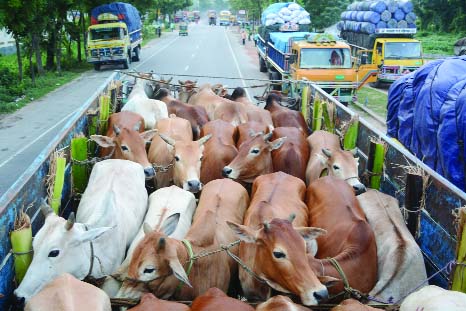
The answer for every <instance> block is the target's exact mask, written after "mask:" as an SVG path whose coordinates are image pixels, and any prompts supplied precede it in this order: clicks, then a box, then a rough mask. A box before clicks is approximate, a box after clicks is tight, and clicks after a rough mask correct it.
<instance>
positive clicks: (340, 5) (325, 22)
mask: <svg viewBox="0 0 466 311" xmlns="http://www.w3.org/2000/svg"><path fill="white" fill-rule="evenodd" d="M303 2H304V7H305V9H306V10H307V11H308V12H309V14H311V22H312V26H313V27H314V28H316V29H323V28H326V27H329V26H331V25H333V24H335V23H336V22H338V21H339V20H340V14H341V12H343V11H345V10H346V7H347V5H348V4H349V3H351V2H352V1H351V0H334V1H332V2H331V3H332V4H331V5H329V2H328V1H326V0H304V1H303Z"/></svg>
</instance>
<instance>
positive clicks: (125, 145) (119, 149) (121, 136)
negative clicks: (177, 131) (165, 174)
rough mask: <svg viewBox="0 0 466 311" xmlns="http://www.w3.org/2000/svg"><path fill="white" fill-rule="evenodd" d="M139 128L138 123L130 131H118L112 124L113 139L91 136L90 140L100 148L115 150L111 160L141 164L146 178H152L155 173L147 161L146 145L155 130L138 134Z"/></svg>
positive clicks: (125, 129)
mask: <svg viewBox="0 0 466 311" xmlns="http://www.w3.org/2000/svg"><path fill="white" fill-rule="evenodd" d="M139 127H140V124H139V122H138V123H137V124H136V125H134V127H133V128H132V129H128V128H125V127H124V128H121V129H120V128H119V127H118V126H117V125H115V124H114V125H113V132H114V134H115V135H114V136H113V137H108V136H102V135H91V139H92V140H93V141H95V142H96V143H97V144H99V146H101V147H104V148H108V147H112V148H115V154H114V156H113V158H115V159H123V160H130V161H133V162H136V163H139V164H141V165H142V167H143V168H144V174H145V175H146V178H153V177H154V176H155V171H154V168H153V167H152V165H151V164H150V163H149V160H148V159H147V153H146V144H147V143H149V142H150V141H151V140H152V138H153V137H154V135H155V134H156V133H157V130H149V131H146V132H143V133H139Z"/></svg>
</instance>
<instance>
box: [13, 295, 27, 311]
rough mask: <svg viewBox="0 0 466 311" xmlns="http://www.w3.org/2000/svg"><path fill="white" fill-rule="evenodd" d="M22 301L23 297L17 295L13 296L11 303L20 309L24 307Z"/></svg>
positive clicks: (23, 300)
mask: <svg viewBox="0 0 466 311" xmlns="http://www.w3.org/2000/svg"><path fill="white" fill-rule="evenodd" d="M15 294H16V293H15ZM24 302H25V299H24V297H17V296H15V297H14V302H13V304H14V305H15V306H16V307H17V309H16V310H22V309H23V307H24Z"/></svg>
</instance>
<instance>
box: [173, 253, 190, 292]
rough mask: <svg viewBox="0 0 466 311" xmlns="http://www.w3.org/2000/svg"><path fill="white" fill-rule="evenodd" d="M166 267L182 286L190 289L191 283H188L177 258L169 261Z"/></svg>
mask: <svg viewBox="0 0 466 311" xmlns="http://www.w3.org/2000/svg"><path fill="white" fill-rule="evenodd" d="M168 265H169V266H170V268H171V269H172V271H173V275H174V276H175V277H176V278H177V279H178V280H180V281H181V282H183V283H184V284H186V285H188V286H189V287H191V288H192V285H191V283H190V282H189V279H188V276H187V275H186V272H185V271H184V268H183V266H182V265H181V264H180V262H179V260H178V258H176V259H172V260H170V261H169V263H168Z"/></svg>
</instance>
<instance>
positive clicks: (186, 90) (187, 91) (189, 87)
mask: <svg viewBox="0 0 466 311" xmlns="http://www.w3.org/2000/svg"><path fill="white" fill-rule="evenodd" d="M178 83H179V84H180V89H179V91H178V99H179V100H181V101H182V102H183V103H187V102H189V99H190V98H191V96H193V95H194V94H196V92H197V86H196V84H197V80H195V81H191V80H186V81H181V80H178Z"/></svg>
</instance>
